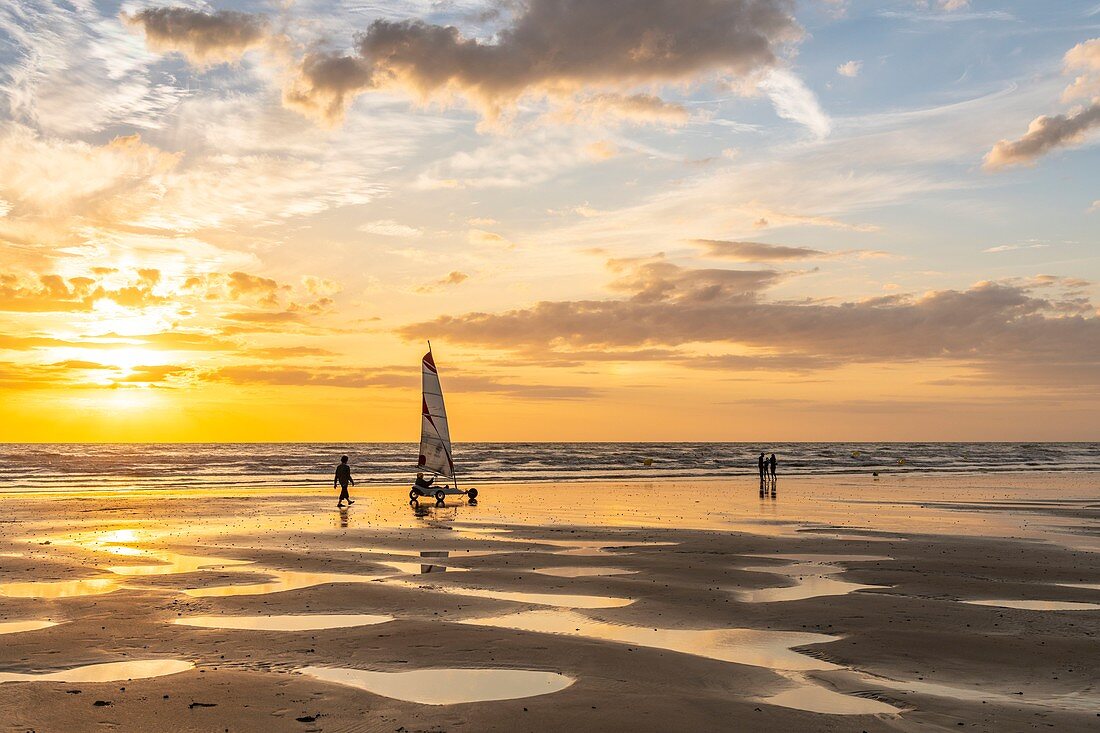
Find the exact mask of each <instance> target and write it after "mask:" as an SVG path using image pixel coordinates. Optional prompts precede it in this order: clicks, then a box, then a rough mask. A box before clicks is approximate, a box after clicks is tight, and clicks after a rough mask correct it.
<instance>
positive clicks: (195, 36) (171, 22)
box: [122, 7, 268, 64]
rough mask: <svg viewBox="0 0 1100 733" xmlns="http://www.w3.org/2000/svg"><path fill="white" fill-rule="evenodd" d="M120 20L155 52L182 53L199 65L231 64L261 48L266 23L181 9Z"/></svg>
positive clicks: (156, 10)
mask: <svg viewBox="0 0 1100 733" xmlns="http://www.w3.org/2000/svg"><path fill="white" fill-rule="evenodd" d="M122 20H123V22H125V23H126V24H127V25H129V26H131V27H133V28H140V29H142V30H143V31H144V32H145V42H146V44H147V45H148V46H149V48H151V49H153V50H154V51H160V52H172V51H176V52H179V53H182V54H183V55H184V56H186V57H187V58H189V59H191V60H192V61H194V62H196V63H198V64H208V63H217V62H222V61H232V60H234V59H237V58H239V57H240V56H241V55H242V54H243V53H244V52H245V51H247V50H248V49H250V48H254V47H256V46H259V45H261V44H263V43H264V42H265V41H266V40H267V38H268V33H267V27H268V24H267V20H266V19H265V18H264V17H263V16H259V15H250V14H248V13H238V12H235V11H232V10H219V11H217V12H214V13H204V12H201V11H198V10H191V9H189V8H180V7H165V8H145V9H143V10H139V11H137V12H136V13H134V14H132V15H127V14H126V13H123V14H122Z"/></svg>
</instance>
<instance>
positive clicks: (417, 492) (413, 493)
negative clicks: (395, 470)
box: [409, 489, 420, 501]
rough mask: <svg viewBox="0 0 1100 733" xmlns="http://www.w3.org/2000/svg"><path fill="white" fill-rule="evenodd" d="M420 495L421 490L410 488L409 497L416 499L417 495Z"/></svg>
mask: <svg viewBox="0 0 1100 733" xmlns="http://www.w3.org/2000/svg"><path fill="white" fill-rule="evenodd" d="M418 496H420V492H419V491H417V490H416V489H409V498H410V499H412V500H413V501H416V497H418Z"/></svg>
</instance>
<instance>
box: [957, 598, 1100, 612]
mask: <svg viewBox="0 0 1100 733" xmlns="http://www.w3.org/2000/svg"><path fill="white" fill-rule="evenodd" d="M963 603H966V604H969V605H971V606H994V607H996V608H1016V609H1021V610H1024V611H1096V610H1098V609H1100V603H1085V602H1083V601H999V600H994V601H988V600H983V601H963Z"/></svg>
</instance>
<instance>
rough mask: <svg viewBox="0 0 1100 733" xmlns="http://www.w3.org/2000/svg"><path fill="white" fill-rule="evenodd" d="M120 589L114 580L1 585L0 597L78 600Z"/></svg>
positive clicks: (51, 581) (93, 579)
mask: <svg viewBox="0 0 1100 733" xmlns="http://www.w3.org/2000/svg"><path fill="white" fill-rule="evenodd" d="M120 587H121V586H120V585H119V584H118V581H117V580H115V579H114V578H81V579H80V580H43V581H34V582H26V583H0V596H5V597H7V598H77V597H80V596H99V595H103V594H104V593H111V592H113V591H116V590H118V589H119V588H120Z"/></svg>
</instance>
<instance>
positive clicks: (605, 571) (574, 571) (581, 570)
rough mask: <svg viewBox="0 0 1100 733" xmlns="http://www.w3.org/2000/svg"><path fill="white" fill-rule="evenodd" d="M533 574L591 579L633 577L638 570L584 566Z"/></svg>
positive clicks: (540, 571) (537, 571)
mask: <svg viewBox="0 0 1100 733" xmlns="http://www.w3.org/2000/svg"><path fill="white" fill-rule="evenodd" d="M532 572H535V573H538V574H540V575H552V576H553V577H555V578H591V577H603V576H609V575H633V574H634V573H636V572H638V571H637V570H624V569H623V568H597V567H582V566H575V567H573V566H564V567H555V568H536V569H535V570H533V571H532Z"/></svg>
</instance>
